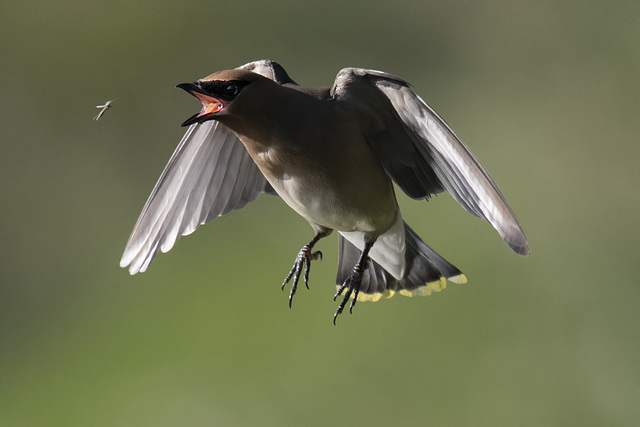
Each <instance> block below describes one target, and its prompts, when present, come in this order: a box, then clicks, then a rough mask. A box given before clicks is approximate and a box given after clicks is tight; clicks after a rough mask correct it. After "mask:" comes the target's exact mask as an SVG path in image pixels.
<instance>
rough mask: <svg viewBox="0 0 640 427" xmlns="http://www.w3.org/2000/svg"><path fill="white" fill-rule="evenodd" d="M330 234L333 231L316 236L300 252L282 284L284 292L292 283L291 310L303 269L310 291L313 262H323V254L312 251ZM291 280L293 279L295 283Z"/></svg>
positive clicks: (305, 281) (290, 293)
mask: <svg viewBox="0 0 640 427" xmlns="http://www.w3.org/2000/svg"><path fill="white" fill-rule="evenodd" d="M330 233H331V230H328V231H323V232H320V233H318V234H316V235H315V237H314V238H313V240H311V241H310V242H309V243H307V244H306V245H304V246H303V247H302V249H300V252H298V255H297V256H296V260H295V261H294V262H293V267H291V271H289V274H287V277H285V278H284V282H283V283H282V288H281V289H282V290H283V291H284V287H285V286H286V285H287V283H289V281H291V291H290V292H289V308H291V306H292V304H293V296H294V295H295V293H296V290H297V289H298V282H299V281H300V275H301V274H302V269H303V268H304V274H303V278H304V284H305V286H306V287H307V289H309V272H310V271H311V261H314V260H317V259H318V258H319V259H321V260H322V252H320V251H316V252H311V249H312V248H313V246H314V245H315V244H316V242H317V241H318V240H320V239H321V238H323V237H325V236H328V235H329V234H330ZM291 279H293V281H292V280H291Z"/></svg>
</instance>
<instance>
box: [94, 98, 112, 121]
mask: <svg viewBox="0 0 640 427" xmlns="http://www.w3.org/2000/svg"><path fill="white" fill-rule="evenodd" d="M113 101H115V99H112V100H111V101H107V102H105V103H104V105H96V108H101V110H100V112H99V113H98V115H97V116H95V117H94V118H93V120H96V121H98V120H100V119H101V118H102V116H104V113H106V112H107V110H108V109H109V108H111V103H112V102H113Z"/></svg>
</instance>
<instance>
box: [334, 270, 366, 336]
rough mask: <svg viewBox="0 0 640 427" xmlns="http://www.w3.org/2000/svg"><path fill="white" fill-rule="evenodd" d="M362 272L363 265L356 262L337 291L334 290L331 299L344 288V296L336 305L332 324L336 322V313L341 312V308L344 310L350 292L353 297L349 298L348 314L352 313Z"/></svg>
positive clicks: (338, 294) (358, 291)
mask: <svg viewBox="0 0 640 427" xmlns="http://www.w3.org/2000/svg"><path fill="white" fill-rule="evenodd" d="M363 272H364V267H363V266H361V265H360V263H358V264H356V266H355V267H354V268H353V271H352V272H351V274H349V276H348V277H347V278H346V279H345V281H344V282H343V283H342V285H341V286H340V288H339V289H338V292H336V294H335V295H334V296H333V300H334V301H335V300H336V298H338V297H339V296H340V295H342V292H344V291H345V289H346V292H345V294H344V297H343V298H342V302H340V305H339V306H338V310H337V311H336V314H334V315H333V324H334V325H335V324H336V319H337V318H338V315H340V314H341V313H342V310H344V307H345V306H346V305H347V301H349V297H351V294H353V298H352V299H351V304H350V305H349V314H352V313H353V306H354V305H356V300H357V299H358V293H360V283H361V282H362V273H363Z"/></svg>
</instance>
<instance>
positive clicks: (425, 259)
mask: <svg viewBox="0 0 640 427" xmlns="http://www.w3.org/2000/svg"><path fill="white" fill-rule="evenodd" d="M402 224H403V225H404V239H403V240H404V245H400V247H399V248H397V250H399V251H404V257H403V256H402V253H398V254H396V255H398V257H397V259H398V261H399V262H400V263H402V262H404V265H402V266H394V267H396V268H395V275H394V274H391V273H390V272H389V271H388V270H391V268H390V266H387V269H385V268H384V267H382V266H381V265H380V263H378V262H376V260H375V259H374V256H372V257H371V258H370V259H369V264H368V266H367V268H366V269H365V271H364V273H363V277H362V282H361V283H360V293H359V294H358V301H378V300H379V299H380V298H382V297H386V298H391V297H392V296H393V295H394V294H395V293H396V292H399V293H400V294H401V295H404V296H409V297H412V296H416V295H430V294H431V292H434V291H436V292H437V291H440V290H442V289H444V288H445V287H446V280H450V281H452V282H454V283H466V281H467V279H466V277H465V276H464V274H462V272H461V271H460V270H458V269H457V268H456V267H455V266H453V265H452V264H451V263H450V262H448V261H447V260H446V259H444V258H443V257H442V256H440V255H439V254H438V253H437V252H436V251H434V250H433V249H431V248H430V247H429V246H428V245H427V244H426V243H424V242H423V241H422V240H421V239H420V237H418V235H417V234H416V233H415V232H414V231H413V230H412V229H411V227H409V226H408V225H407V224H406V223H405V222H404V221H402ZM398 228H399V227H398ZM398 231H399V230H396V233H397V232H398ZM384 236H385V235H382V236H380V238H378V241H377V242H376V243H375V244H374V245H373V248H376V245H377V244H378V243H380V240H381V238H384ZM350 237H351V236H350ZM350 240H353V239H352V238H350V239H347V238H345V236H344V235H343V234H342V233H341V234H340V261H339V265H338V277H337V279H336V283H337V284H338V286H340V285H341V284H342V283H343V282H344V281H345V279H346V278H347V276H349V274H350V273H351V270H352V269H353V266H354V265H355V264H356V263H357V261H358V258H359V257H360V253H361V250H360V249H358V247H356V246H355V245H354V244H353V243H352V242H351V241H350ZM384 249H385V248H382V250H384ZM387 250H389V249H387ZM372 252H373V250H372ZM392 255H393V254H392ZM398 267H399V268H398ZM398 271H401V272H402V273H401V275H400V278H397V277H396V276H398V273H397V272H398Z"/></svg>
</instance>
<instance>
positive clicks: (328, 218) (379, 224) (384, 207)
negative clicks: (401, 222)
mask: <svg viewBox="0 0 640 427" xmlns="http://www.w3.org/2000/svg"><path fill="white" fill-rule="evenodd" d="M271 185H272V186H273V187H274V189H275V190H276V191H277V192H278V194H279V195H280V197H282V199H283V200H284V201H285V202H286V203H287V204H288V205H289V206H290V207H291V208H292V209H293V210H295V211H296V212H297V213H298V214H300V215H301V216H302V217H304V218H305V219H306V220H307V221H309V222H310V223H312V224H317V225H321V226H323V227H326V228H330V229H334V230H340V231H362V232H383V231H384V230H386V229H387V228H388V227H389V226H390V225H391V224H392V223H393V220H394V219H395V212H396V204H395V198H391V197H384V199H388V202H386V203H385V202H384V201H381V200H378V199H380V197H375V196H371V195H367V194H366V193H364V194H363V193H360V194H357V195H356V194H351V193H347V194H345V192H344V191H339V189H338V188H337V187H335V186H333V185H332V183H331V182H330V181H328V180H327V181H325V180H322V179H318V180H313V179H308V180H301V179H297V178H293V177H288V176H283V177H281V178H280V179H276V180H274V182H271Z"/></svg>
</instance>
